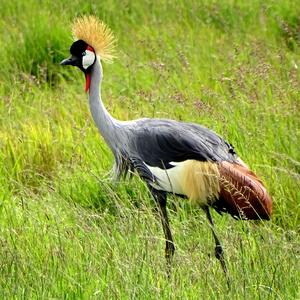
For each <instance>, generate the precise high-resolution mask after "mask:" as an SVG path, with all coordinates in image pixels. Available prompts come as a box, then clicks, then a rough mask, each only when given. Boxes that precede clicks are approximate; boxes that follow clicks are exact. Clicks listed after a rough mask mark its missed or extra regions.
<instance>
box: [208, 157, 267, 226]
mask: <svg viewBox="0 0 300 300" xmlns="http://www.w3.org/2000/svg"><path fill="white" fill-rule="evenodd" d="M218 169H219V173H220V194H219V200H217V201H216V202H215V203H214V205H213V206H214V208H215V209H216V210H217V211H218V212H227V213H229V214H231V215H232V216H233V217H235V218H240V219H248V220H256V219H265V220H269V219H270V216H271V214H272V199H271V197H270V196H269V194H268V192H267V190H266V188H265V187H264V185H263V183H262V181H261V180H260V179H259V178H258V177H257V176H256V175H255V174H254V173H253V172H252V171H251V170H249V169H248V167H247V166H246V165H245V164H239V163H230V162H227V161H223V162H221V163H219V164H218Z"/></svg>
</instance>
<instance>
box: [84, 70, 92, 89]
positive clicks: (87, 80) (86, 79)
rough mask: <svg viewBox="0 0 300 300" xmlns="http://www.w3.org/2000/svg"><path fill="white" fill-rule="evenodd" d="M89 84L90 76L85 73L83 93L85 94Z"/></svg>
mask: <svg viewBox="0 0 300 300" xmlns="http://www.w3.org/2000/svg"><path fill="white" fill-rule="evenodd" d="M90 84H91V74H90V73H85V92H86V93H87V92H88V90H89V88H90Z"/></svg>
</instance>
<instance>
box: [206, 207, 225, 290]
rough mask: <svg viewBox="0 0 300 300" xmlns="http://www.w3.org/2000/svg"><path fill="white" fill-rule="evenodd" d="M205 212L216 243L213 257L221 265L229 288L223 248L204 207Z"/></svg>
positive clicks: (207, 210) (209, 215)
mask: <svg viewBox="0 0 300 300" xmlns="http://www.w3.org/2000/svg"><path fill="white" fill-rule="evenodd" d="M204 210H205V212H206V216H207V218H208V221H209V224H210V228H211V230H212V234H213V237H214V239H215V242H216V248H215V256H216V258H217V259H218V260H219V261H220V263H221V266H222V269H223V271H224V274H225V277H226V280H227V285H228V287H230V280H229V275H228V270H227V266H226V262H225V259H224V251H223V247H222V245H221V243H220V241H219V239H218V237H217V235H216V232H215V226H214V222H213V219H212V217H211V214H210V210H209V207H208V206H206V207H205V208H204Z"/></svg>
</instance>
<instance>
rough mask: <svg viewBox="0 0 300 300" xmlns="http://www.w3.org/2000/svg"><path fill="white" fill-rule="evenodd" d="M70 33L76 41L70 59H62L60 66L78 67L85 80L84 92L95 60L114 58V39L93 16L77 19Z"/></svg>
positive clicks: (88, 84)
mask: <svg viewBox="0 0 300 300" xmlns="http://www.w3.org/2000/svg"><path fill="white" fill-rule="evenodd" d="M72 32H73V36H74V39H75V40H76V41H75V42H74V43H73V44H72V46H71V48H70V52H71V57H69V58H67V59H64V60H63V61H62V62H61V64H62V65H71V66H76V67H78V68H79V69H80V70H81V71H83V72H84V74H85V78H86V86H85V90H86V91H88V89H89V87H90V80H91V70H92V67H93V65H94V63H95V61H96V60H97V57H98V59H99V61H100V59H101V60H104V61H112V59H113V58H114V47H115V39H114V36H113V34H112V32H111V30H110V29H109V28H108V27H107V26H106V25H105V24H104V23H103V22H102V21H100V20H98V19H97V18H96V17H94V16H84V17H80V18H77V19H76V20H75V22H74V23H73V27H72Z"/></svg>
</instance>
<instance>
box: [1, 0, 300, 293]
mask: <svg viewBox="0 0 300 300" xmlns="http://www.w3.org/2000/svg"><path fill="white" fill-rule="evenodd" d="M83 13H94V14H96V15H98V16H99V17H100V18H102V19H103V20H105V21H106V23H108V24H109V25H110V27H111V28H112V29H113V31H114V32H115V35H116V36H117V38H118V51H119V54H118V56H119V58H118V59H117V60H116V61H115V62H114V64H112V65H104V66H103V67H104V83H103V89H102V90H103V99H104V100H105V103H106V105H107V107H108V109H109V110H110V112H111V113H112V114H113V115H114V116H115V117H118V118H120V119H124V120H125V119H134V118H139V117H141V116H149V117H152V116H155V117H164V118H165V117H167V118H174V119H178V120H188V121H193V122H197V123H201V124H203V125H205V126H207V127H209V128H212V129H214V130H215V131H216V132H218V133H219V134H221V135H222V136H224V137H225V138H226V139H227V140H228V141H230V142H231V143H232V144H233V145H235V147H236V149H237V151H238V153H239V154H240V156H241V157H242V158H243V160H245V161H246V162H247V163H248V164H249V165H250V166H251V167H252V169H253V170H254V171H255V172H256V173H257V174H259V176H260V177H261V178H262V179H263V181H264V182H265V184H266V186H267V188H268V190H269V192H270V194H271V195H272V197H273V200H274V216H273V218H272V221H271V222H263V223H255V222H236V221H234V220H233V219H231V218H230V217H229V216H223V217H220V216H218V215H217V214H215V213H214V214H213V217H214V220H215V223H216V227H217V230H218V234H219V236H220V238H221V240H222V243H223V244H224V246H225V252H226V260H227V263H228V267H229V271H230V277H231V280H232V288H231V289H230V290H229V291H228V290H227V288H226V281H225V278H224V275H223V274H222V270H221V268H220V266H219V264H218V262H217V261H216V259H215V258H214V257H213V250H214V243H213V239H212V236H211V232H210V230H209V227H208V224H207V221H206V219H205V216H204V214H203V212H202V211H201V210H200V209H198V208H196V207H191V206H190V205H189V203H187V202H186V201H184V200H182V199H178V198H173V197H171V198H170V199H169V211H170V219H171V226H172V229H173V233H174V237H175V243H176V248H177V252H176V255H175V261H174V270H173V274H172V276H171V278H170V279H168V278H167V276H166V273H165V261H164V255H163V254H164V253H163V248H164V240H163V234H162V229H161V225H160V222H159V220H158V219H157V218H156V216H155V214H154V213H153V201H152V200H151V198H150V196H149V194H148V192H147V189H146V188H145V186H144V184H143V183H142V182H141V181H140V180H139V179H138V178H134V179H133V181H131V182H128V181H124V182H121V183H120V184H119V185H118V186H115V185H114V184H113V183H111V182H110V180H109V174H108V172H109V170H110V168H111V165H112V162H113V157H112V155H111V153H110V152H109V149H108V148H107V146H106V145H105V144H104V141H103V140H102V138H101V137H99V134H98V132H97V130H96V128H95V126H94V124H93V122H92V119H91V117H90V113H89V110H88V105H87V101H86V95H84V92H83V89H84V79H83V76H82V74H80V72H79V71H78V70H74V69H71V68H62V67H60V66H59V61H60V60H61V59H63V58H64V57H66V56H67V55H68V48H69V46H70V44H71V42H72V40H71V32H70V27H69V26H70V22H71V20H72V19H73V18H74V17H75V16H76V15H78V14H83ZM299 13H300V11H299V5H298V2H297V1H296V0H295V1H293V0H290V1H287V0H285V1H284V0H282V1H260V0H254V1H241V0H239V1H230V0H224V1H205V0H202V1H177V2H176V4H175V3H173V2H170V1H161V2H157V3H154V2H151V1H135V2H126V1H122V3H119V2H118V1H101V3H100V2H99V3H98V2H97V3H94V4H90V3H87V2H86V1H81V0H77V1H72V2H68V3H67V2H65V1H61V2H60V3H52V2H50V1H43V3H40V2H36V1H33V0H29V1H15V0H13V1H6V2H5V3H4V4H2V5H1V11H0V16H1V18H0V39H1V41H2V43H1V45H2V47H0V82H1V84H0V95H1V102H0V116H1V118H0V186H1V189H0V256H1V257H2V259H1V261H0V297H1V299H50V298H51V299H56V298H58V299H61V298H65V299H93V298H95V299H99V298H100V299H108V298H110V299H157V298H161V299H228V298H232V299H299V297H300V293H299V288H298V284H297V282H298V281H299V278H300V271H299V270H300V265H299V255H300V248H299V242H300V239H299V229H300V226H299V214H300V207H299V203H300V202H299V200H300V193H299V188H298V187H299V178H300V174H299V170H300V168H299V166H300V157H299V140H300V132H299V128H300V124H299V123H300V122H299V109H300V107H299V103H300V101H299V99H300V95H299V91H300V80H299V79H300V78H299V77H300V76H299V65H300V51H299V46H300V36H299V28H300V20H299V15H300V14H299Z"/></svg>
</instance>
